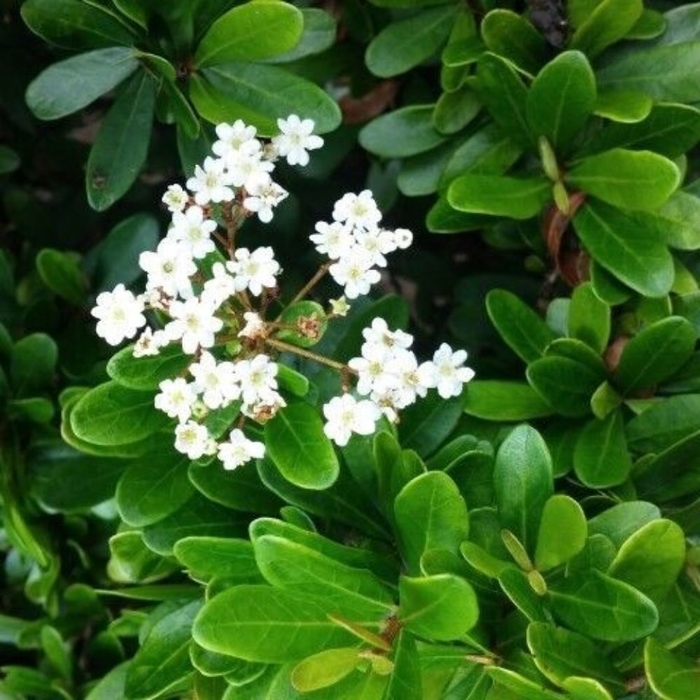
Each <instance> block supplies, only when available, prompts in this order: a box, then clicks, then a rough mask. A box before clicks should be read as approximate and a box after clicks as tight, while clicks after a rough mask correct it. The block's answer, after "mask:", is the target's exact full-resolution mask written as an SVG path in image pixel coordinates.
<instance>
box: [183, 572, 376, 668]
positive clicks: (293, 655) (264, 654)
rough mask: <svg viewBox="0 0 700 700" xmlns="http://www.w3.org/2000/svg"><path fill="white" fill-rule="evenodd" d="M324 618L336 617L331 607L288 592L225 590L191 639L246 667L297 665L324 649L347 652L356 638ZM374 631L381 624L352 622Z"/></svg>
mask: <svg viewBox="0 0 700 700" xmlns="http://www.w3.org/2000/svg"><path fill="white" fill-rule="evenodd" d="M329 614H339V615H342V614H343V611H342V609H338V607H337V606H336V604H335V601H329V600H326V599H324V598H323V597H321V596H318V595H310V594H308V593H301V592H299V591H295V590H293V589H287V588H273V587H272V586H263V585H240V586H234V587H233V588H229V589H227V590H225V591H223V592H222V593H220V594H219V595H217V596H216V597H214V598H212V599H211V600H209V601H208V602H207V603H206V605H205V606H204V608H203V609H202V611H201V612H200V614H199V615H198V616H197V618H196V620H195V622H194V626H193V628H192V636H193V638H194V640H195V641H196V642H197V644H200V645H201V646H203V647H204V648H205V649H211V650H212V651H216V652H219V653H221V654H229V655H231V656H235V657H238V658H240V659H246V660H248V661H258V662H262V663H275V664H277V663H286V662H287V661H301V660H302V659H304V658H306V657H308V656H311V655H312V654H317V653H318V652H320V651H323V650H324V649H330V648H334V647H343V646H350V645H352V644H354V643H355V641H356V638H355V637H354V636H353V635H352V634H350V633H349V632H348V631H346V630H345V629H343V628H342V627H340V626H339V625H336V624H335V623H334V622H332V621H331V620H330V619H329V618H328V615H329ZM357 622H359V623H361V624H366V625H367V626H369V627H370V628H371V629H373V630H375V631H376V630H378V629H379V626H380V623H381V618H378V619H376V620H375V619H370V620H357Z"/></svg>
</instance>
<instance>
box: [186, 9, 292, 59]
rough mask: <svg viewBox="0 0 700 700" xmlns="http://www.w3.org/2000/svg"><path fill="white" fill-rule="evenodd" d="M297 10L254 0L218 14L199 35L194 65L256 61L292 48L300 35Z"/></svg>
mask: <svg viewBox="0 0 700 700" xmlns="http://www.w3.org/2000/svg"><path fill="white" fill-rule="evenodd" d="M303 28H304V19H303V15H302V14H301V11H300V10H299V9H298V8H296V7H294V6H293V5H291V4H290V3H286V2H278V0H256V1H255V2H246V3H244V4H243V5H239V6H238V7H234V8H232V9H230V10H229V11H228V12H226V13H224V14H223V15H221V16H220V17H219V18H218V19H217V20H216V21H215V22H214V23H213V24H212V25H211V26H210V27H209V29H208V30H207V32H206V34H205V35H204V36H203V37H202V39H201V41H200V42H199V45H198V46H197V50H196V52H195V55H194V64H195V66H196V67H197V68H206V67H207V66H214V65H218V64H221V63H231V62H233V61H259V60H261V59H265V58H271V57H272V56H276V55H277V54H281V53H284V52H285V51H289V50H290V49H292V48H294V46H295V45H296V44H297V43H298V41H299V39H300V38H301V35H302V31H303Z"/></svg>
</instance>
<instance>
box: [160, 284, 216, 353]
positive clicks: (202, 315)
mask: <svg viewBox="0 0 700 700" xmlns="http://www.w3.org/2000/svg"><path fill="white" fill-rule="evenodd" d="M215 310H216V309H215V307H214V306H213V305H212V304H209V303H207V302H205V301H202V300H200V299H198V298H197V297H192V298H191V299H187V300H186V301H174V302H173V303H172V304H171V305H170V318H171V319H172V320H171V321H170V323H168V324H167V325H166V326H165V331H166V333H167V334H168V337H169V338H171V339H172V340H180V341H181V343H182V350H183V352H185V353H187V354H188V355H194V353H195V352H197V349H198V348H210V347H212V345H214V343H215V342H216V333H218V332H219V331H220V330H221V328H222V327H223V325H224V323H223V321H222V320H221V319H220V318H217V317H216V316H214V311H215Z"/></svg>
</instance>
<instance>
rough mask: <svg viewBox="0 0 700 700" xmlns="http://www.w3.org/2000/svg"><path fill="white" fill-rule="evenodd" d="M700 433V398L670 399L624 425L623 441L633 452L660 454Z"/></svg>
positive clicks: (694, 396)
mask: <svg viewBox="0 0 700 700" xmlns="http://www.w3.org/2000/svg"><path fill="white" fill-rule="evenodd" d="M698 430H700V395H698V394H688V395H681V396H670V397H669V398H667V399H664V400H663V401H661V402H659V403H656V404H654V405H652V406H651V407H650V408H649V409H647V410H646V411H644V412H643V413H641V414H640V415H638V416H636V417H635V418H633V419H632V420H631V421H630V422H629V423H628V424H627V439H628V440H629V444H630V448H631V449H633V450H635V451H636V452H641V453H644V452H656V453H658V452H663V451H664V450H666V449H668V448H669V447H671V446H672V445H673V444H675V443H676V442H679V441H680V440H683V439H684V438H686V437H688V436H690V435H692V434H693V433H696V432H697V431H698Z"/></svg>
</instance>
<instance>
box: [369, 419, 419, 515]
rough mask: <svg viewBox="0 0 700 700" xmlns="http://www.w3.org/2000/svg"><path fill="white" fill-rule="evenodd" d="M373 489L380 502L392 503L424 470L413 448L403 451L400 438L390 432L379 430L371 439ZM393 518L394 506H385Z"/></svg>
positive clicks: (385, 510)
mask: <svg viewBox="0 0 700 700" xmlns="http://www.w3.org/2000/svg"><path fill="white" fill-rule="evenodd" d="M365 459H368V460H369V461H370V462H372V466H371V467H370V468H371V469H372V475H371V484H372V485H371V486H370V488H371V490H372V492H373V493H376V494H377V496H378V497H379V500H380V502H382V503H386V504H393V502H394V499H395V498H396V496H397V495H398V494H399V492H400V491H401V489H403V488H404V487H405V486H406V485H407V484H408V483H409V482H410V481H411V480H412V479H414V478H416V477H418V476H420V475H421V474H423V473H424V472H425V465H424V464H423V462H422V460H421V459H420V458H419V457H418V456H417V455H416V454H415V453H414V452H412V451H410V450H402V449H401V446H400V445H399V443H398V440H396V438H395V437H394V436H393V435H391V434H390V433H388V432H380V433H377V434H376V435H375V436H374V439H373V440H372V452H371V457H365ZM384 512H385V513H386V514H387V515H389V517H390V518H391V507H390V506H389V507H384Z"/></svg>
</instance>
